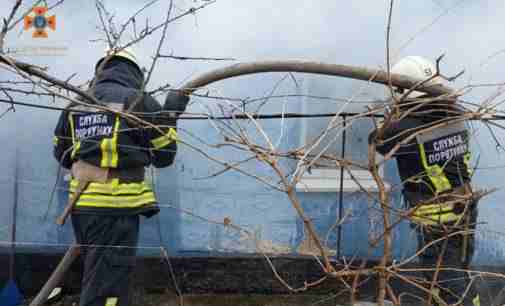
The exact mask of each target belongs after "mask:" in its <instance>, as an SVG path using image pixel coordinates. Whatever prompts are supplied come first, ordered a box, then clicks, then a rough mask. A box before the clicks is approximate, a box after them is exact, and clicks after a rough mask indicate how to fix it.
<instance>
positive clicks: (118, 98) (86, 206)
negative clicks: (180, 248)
mask: <svg viewBox="0 0 505 306" xmlns="http://www.w3.org/2000/svg"><path fill="white" fill-rule="evenodd" d="M110 55H112V56H110ZM105 58H107V61H106V62H104V59H105ZM97 67H98V69H97ZM143 84H144V74H143V73H142V71H141V69H140V65H139V62H138V58H137V57H136V56H135V53H134V52H133V51H132V50H131V49H129V48H125V49H116V50H115V51H111V50H107V51H106V53H105V55H104V57H102V58H101V59H100V60H99V61H98V63H97V64H96V67H95V76H94V85H93V86H92V87H91V89H90V94H91V95H93V96H94V97H95V98H96V99H97V100H99V101H100V102H101V103H103V104H104V105H106V106H108V107H110V108H112V109H114V110H118V111H121V110H129V109H130V108H132V109H131V110H132V111H134V112H138V113H142V114H143V115H142V116H143V117H142V119H143V120H145V121H147V122H149V123H150V124H152V125H155V126H158V127H159V129H152V128H149V127H148V126H139V125H138V124H135V123H132V122H130V121H128V120H125V119H124V118H123V117H121V116H118V115H117V114H116V113H113V112H96V109H95V108H91V107H83V106H75V105H72V106H70V107H69V108H68V109H67V110H65V111H64V112H62V114H61V116H60V119H59V121H58V124H57V126H56V129H55V132H54V144H55V146H54V156H55V158H56V160H57V161H58V162H60V163H61V164H62V166H63V167H65V168H68V169H71V173H72V180H71V183H70V194H71V195H70V197H69V204H71V205H69V206H68V207H71V211H72V225H73V228H74V233H75V236H76V241H77V243H79V244H80V245H82V246H83V247H86V250H85V252H84V260H83V261H84V271H83V280H82V293H81V298H80V302H79V305H80V306H104V305H116V306H128V305H130V301H129V296H130V292H129V291H130V280H131V277H130V274H131V272H132V271H133V269H134V266H133V264H134V263H135V254H136V247H137V245H138V235H139V223H140V222H139V219H140V216H144V217H146V218H149V217H152V216H153V215H156V214H157V213H158V212H159V208H158V206H157V201H156V197H155V194H154V192H153V190H152V188H151V184H150V182H148V181H146V176H145V168H146V167H149V166H154V167H156V168H165V167H168V166H170V165H171V164H172V163H173V161H174V158H175V155H176V152H177V118H178V116H166V115H163V114H160V113H161V111H164V110H165V111H170V112H175V113H176V114H180V113H182V112H184V110H185V107H186V105H187V103H188V101H189V97H187V96H185V95H182V94H178V93H175V92H171V93H169V94H168V95H167V97H166V99H165V104H164V106H163V107H162V106H161V105H160V104H159V103H158V102H157V101H156V100H155V99H154V98H153V97H152V96H150V95H149V94H147V93H145V92H143V91H142V89H143ZM74 204H75V205H74ZM73 206H75V207H73ZM63 221H64V219H63ZM94 246H100V247H94ZM108 246H124V247H120V248H117V247H108Z"/></svg>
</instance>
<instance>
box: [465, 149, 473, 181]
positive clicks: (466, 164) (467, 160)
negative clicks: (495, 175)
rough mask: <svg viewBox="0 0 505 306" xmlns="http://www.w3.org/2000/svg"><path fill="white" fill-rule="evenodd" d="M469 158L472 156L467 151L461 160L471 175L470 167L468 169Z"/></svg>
mask: <svg viewBox="0 0 505 306" xmlns="http://www.w3.org/2000/svg"><path fill="white" fill-rule="evenodd" d="M471 158H472V155H471V153H470V152H467V153H466V154H465V155H463V162H464V163H465V166H466V170H467V172H468V175H472V169H470V159H471Z"/></svg>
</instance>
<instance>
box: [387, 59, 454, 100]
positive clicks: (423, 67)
mask: <svg viewBox="0 0 505 306" xmlns="http://www.w3.org/2000/svg"><path fill="white" fill-rule="evenodd" d="M391 72H392V73H396V74H402V75H406V76H409V77H411V78H414V79H416V80H420V81H425V80H429V81H427V82H426V83H424V84H423V86H430V85H445V86H447V82H446V80H445V79H444V78H442V77H441V76H436V77H433V76H434V75H435V74H436V73H437V67H436V66H435V65H434V64H433V62H432V61H430V60H427V59H425V58H423V57H420V56H407V57H404V58H402V59H401V60H400V61H398V62H397V63H396V64H395V65H393V67H392V68H391ZM405 90H406V89H401V88H397V89H396V92H397V93H399V94H401V93H403V92H404V91H405ZM423 95H425V93H423V92H421V91H412V92H411V93H410V94H409V95H408V98H417V97H420V96H423Z"/></svg>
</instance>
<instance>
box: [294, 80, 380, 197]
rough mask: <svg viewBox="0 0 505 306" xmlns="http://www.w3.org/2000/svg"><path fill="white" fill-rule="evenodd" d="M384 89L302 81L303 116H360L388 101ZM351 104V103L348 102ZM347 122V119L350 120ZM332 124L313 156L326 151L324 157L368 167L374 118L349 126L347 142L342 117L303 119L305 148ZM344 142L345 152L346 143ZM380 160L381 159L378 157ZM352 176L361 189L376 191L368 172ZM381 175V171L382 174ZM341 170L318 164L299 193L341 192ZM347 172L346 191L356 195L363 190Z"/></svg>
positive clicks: (357, 170)
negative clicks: (352, 114) (385, 98)
mask: <svg viewBox="0 0 505 306" xmlns="http://www.w3.org/2000/svg"><path fill="white" fill-rule="evenodd" d="M385 89H386V88H385V87H384V86H382V85H378V84H371V83H367V82H363V81H358V80H353V79H345V78H337V77H324V76H310V77H307V78H306V79H304V80H303V84H302V92H303V94H304V95H306V97H304V101H303V103H302V112H303V113H306V114H323V113H338V112H342V113H360V112H363V111H366V110H367V108H366V106H367V105H369V104H371V103H378V102H379V103H380V102H381V101H383V100H384V97H385ZM348 101H351V102H348ZM347 118H348V117H347ZM331 120H334V123H336V124H338V125H336V124H334V125H333V126H338V127H337V128H334V129H331V130H330V131H329V132H328V133H327V135H326V136H325V137H324V138H322V139H321V142H320V143H319V145H317V146H316V147H314V150H313V151H312V153H313V154H317V153H319V152H321V151H322V150H325V154H329V155H332V156H335V157H342V156H343V157H344V158H346V159H349V160H352V161H353V162H354V163H358V164H360V165H363V166H365V167H366V166H367V165H368V134H369V133H370V131H371V130H372V129H373V126H374V125H373V121H372V119H371V118H360V119H355V120H353V121H352V122H347V123H346V125H347V128H346V129H345V139H344V137H343V136H344V133H343V129H342V128H340V127H341V126H342V123H343V121H342V120H343V117H339V118H338V119H334V118H332V117H316V118H303V119H302V123H301V133H300V134H301V136H300V137H301V139H300V143H301V144H303V145H311V144H313V143H314V141H315V140H316V139H317V138H318V137H319V136H320V135H321V133H322V132H323V131H324V130H325V129H326V128H327V127H328V125H329V124H330V122H331ZM344 140H345V150H343V149H344V148H343V141H344ZM377 160H380V156H377ZM351 172H352V175H353V176H354V177H355V178H356V179H357V180H358V181H359V185H361V186H362V187H364V188H367V189H369V190H371V191H374V190H376V188H377V187H376V184H375V181H374V180H373V178H372V176H371V174H370V172H369V171H368V170H363V169H361V168H359V167H351ZM380 173H381V175H382V169H381V170H380ZM340 175H341V169H340V168H339V167H337V166H336V165H335V164H334V163H329V162H318V165H317V166H315V167H312V168H311V169H310V171H306V172H305V173H304V175H303V177H302V178H301V180H300V181H299V182H298V184H297V186H296V187H297V191H299V192H336V191H339V190H340ZM359 185H358V184H357V183H356V182H355V181H354V180H353V179H352V177H351V176H350V175H349V173H348V172H347V171H344V175H343V190H344V191H346V192H353V191H358V190H360V186H359Z"/></svg>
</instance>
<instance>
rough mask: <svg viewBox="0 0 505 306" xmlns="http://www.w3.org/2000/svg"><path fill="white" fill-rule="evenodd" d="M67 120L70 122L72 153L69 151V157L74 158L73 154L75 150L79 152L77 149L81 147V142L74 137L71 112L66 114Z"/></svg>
mask: <svg viewBox="0 0 505 306" xmlns="http://www.w3.org/2000/svg"><path fill="white" fill-rule="evenodd" d="M68 122H70V132H71V134H72V146H73V148H72V153H70V157H71V158H72V159H74V157H75V155H76V154H77V152H79V149H80V148H81V142H80V141H78V140H77V139H76V138H75V133H74V117H73V116H72V113H70V114H69V115H68Z"/></svg>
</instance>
